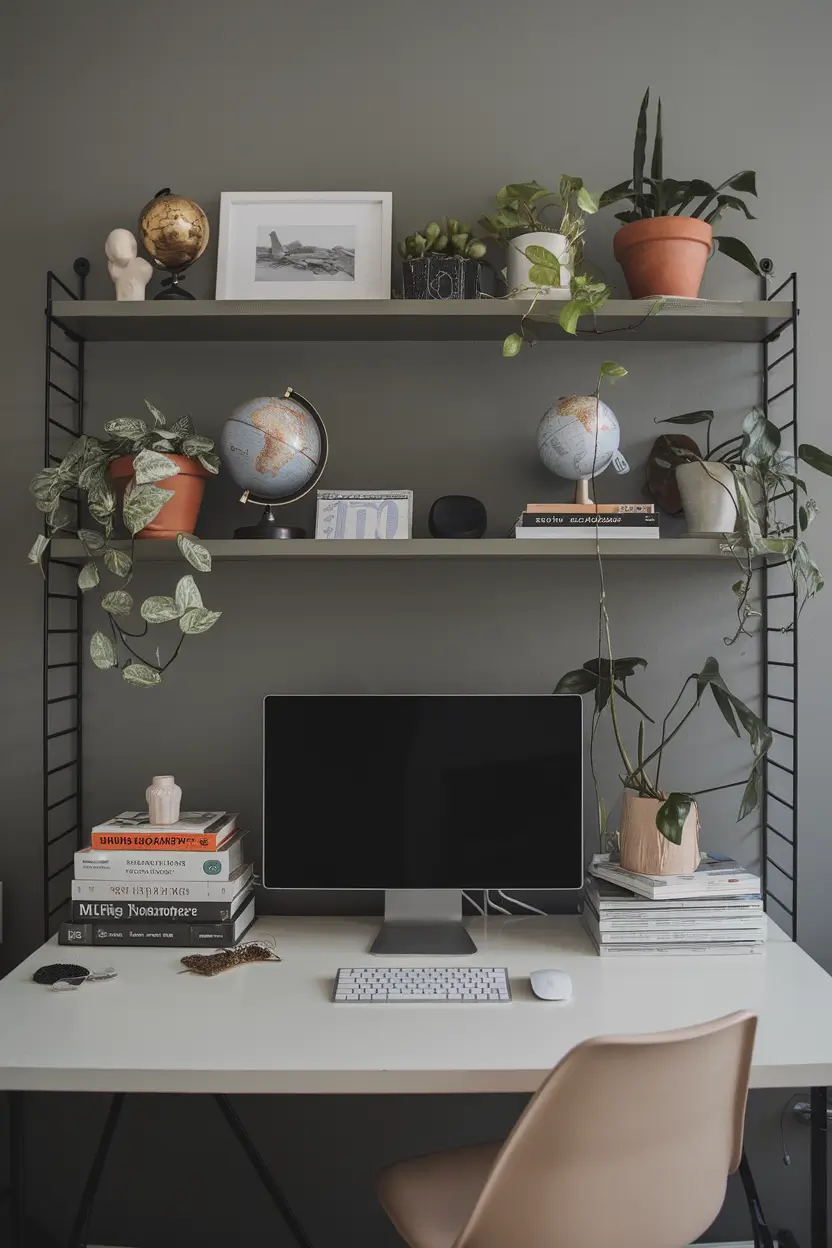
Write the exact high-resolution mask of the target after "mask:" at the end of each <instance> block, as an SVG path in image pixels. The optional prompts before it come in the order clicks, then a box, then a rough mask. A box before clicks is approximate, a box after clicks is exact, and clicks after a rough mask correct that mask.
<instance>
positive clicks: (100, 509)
mask: <svg viewBox="0 0 832 1248" xmlns="http://www.w3.org/2000/svg"><path fill="white" fill-rule="evenodd" d="M87 506H88V507H89V509H90V515H91V516H93V517H94V518H95V519H96V520H99V521H100V522H101V523H102V524H103V523H104V521H105V520H108V519H109V518H110V516H112V515H113V513H114V511H115V509H116V492H115V489H114V488H113V484H112V482H111V481H108V480H107V478H106V477H105V476H101V477H100V478H99V479H98V480H97V481H95V482H94V484H93V485H91V486H90V489H89V491H88V493H87Z"/></svg>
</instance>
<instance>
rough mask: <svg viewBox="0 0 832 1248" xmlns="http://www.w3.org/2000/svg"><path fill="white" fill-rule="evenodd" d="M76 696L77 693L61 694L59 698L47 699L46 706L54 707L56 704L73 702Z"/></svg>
mask: <svg viewBox="0 0 832 1248" xmlns="http://www.w3.org/2000/svg"><path fill="white" fill-rule="evenodd" d="M78 696H79V695H78V694H77V693H63V694H61V696H60V697H59V698H47V699H46V705H47V706H54V705H55V703H56V702H73V701H75V699H76V698H77V697H78Z"/></svg>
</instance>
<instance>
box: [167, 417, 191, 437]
mask: <svg viewBox="0 0 832 1248" xmlns="http://www.w3.org/2000/svg"><path fill="white" fill-rule="evenodd" d="M170 429H171V433H181V434H183V435H184V436H185V437H188V436H189V435H190V434H192V433H194V432H195V430H194V422H193V421H192V420H191V418H190V416H180V417H179V419H178V420H176V421H174V423H173V424H172V425H171V427H170Z"/></svg>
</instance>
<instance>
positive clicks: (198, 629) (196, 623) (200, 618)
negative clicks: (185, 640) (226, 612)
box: [179, 607, 222, 636]
mask: <svg viewBox="0 0 832 1248" xmlns="http://www.w3.org/2000/svg"><path fill="white" fill-rule="evenodd" d="M221 615H222V611H209V610H208V608H207V607H192V608H191V610H190V611H186V612H185V614H184V615H183V616H181V617H180V620H179V627H180V628H181V629H182V632H183V633H187V634H188V635H189V636H190V635H191V634H194V633H207V632H208V629H209V628H213V627H214V625H215V624H216V622H217V620H218V619H219V618H220V616H221Z"/></svg>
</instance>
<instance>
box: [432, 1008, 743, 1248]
mask: <svg viewBox="0 0 832 1248" xmlns="http://www.w3.org/2000/svg"><path fill="white" fill-rule="evenodd" d="M552 1025H553V1026H557V1021H556V1020H554V1021H553V1024H552ZM756 1025H757V1020H756V1018H754V1016H753V1015H751V1014H745V1013H742V1014H731V1015H729V1016H728V1017H727V1018H721V1019H717V1020H715V1021H714V1022H710V1023H704V1024H702V1025H701V1026H699V1027H689V1028H685V1029H684V1030H681V1031H671V1032H665V1033H664V1034H661V1035H648V1036H624V1037H620V1038H619V1037H609V1038H603V1037H602V1038H600V1039H597V1040H588V1041H586V1042H585V1043H584V1044H581V1045H578V1047H577V1048H575V1049H573V1050H572V1052H571V1053H569V1054H567V1056H566V1057H565V1058H564V1059H563V1061H562V1062H561V1063H560V1065H559V1066H557V1067H555V1069H554V1070H553V1071H552V1073H551V1075H550V1076H549V1077H548V1079H547V1080H546V1082H545V1083H544V1084H543V1086H542V1087H541V1088H540V1090H539V1091H538V1092H537V1093H536V1095H535V1096H534V1098H533V1099H532V1100H531V1102H530V1103H529V1105H528V1106H527V1108H526V1110H525V1112H524V1114H523V1115H522V1117H521V1118H520V1120H519V1122H518V1123H517V1125H516V1127H515V1128H514V1130H513V1131H512V1133H511V1135H510V1136H509V1138H508V1139H507V1140H506V1143H505V1144H504V1146H503V1148H502V1150H501V1152H500V1154H499V1156H498V1158H497V1161H496V1163H495V1165H494V1168H493V1169H492V1171H491V1174H490V1175H489V1178H488V1180H487V1182H486V1184H485V1187H484V1188H483V1190H482V1194H481V1196H480V1198H479V1200H478V1201H477V1204H476V1206H475V1208H474V1212H473V1213H472V1215H471V1217H470V1219H469V1221H468V1224H467V1226H466V1227H465V1229H464V1230H463V1231H462V1232H461V1234H460V1236H459V1238H458V1239H457V1248H561V1246H563V1248H568V1246H570V1245H597V1246H598V1248H606V1246H607V1245H610V1246H612V1245H614V1246H615V1248H677V1246H680V1245H684V1244H687V1243H689V1242H691V1241H692V1240H694V1239H696V1238H697V1237H698V1236H699V1235H701V1234H702V1233H703V1232H704V1231H705V1230H706V1229H707V1227H708V1226H709V1225H710V1224H711V1222H712V1221H713V1220H714V1218H715V1217H716V1215H717V1213H718V1212H719V1210H720V1208H721V1206H722V1202H723V1200H724V1198H725V1187H726V1183H727V1178H728V1175H729V1173H733V1172H734V1170H736V1169H737V1167H738V1165H739V1163H740V1156H741V1153H742V1134H743V1122H744V1118H745V1104H746V1097H747V1090H748V1076H749V1071H750V1068H751V1050H752V1048H753V1045H754V1033H755V1030H756Z"/></svg>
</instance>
